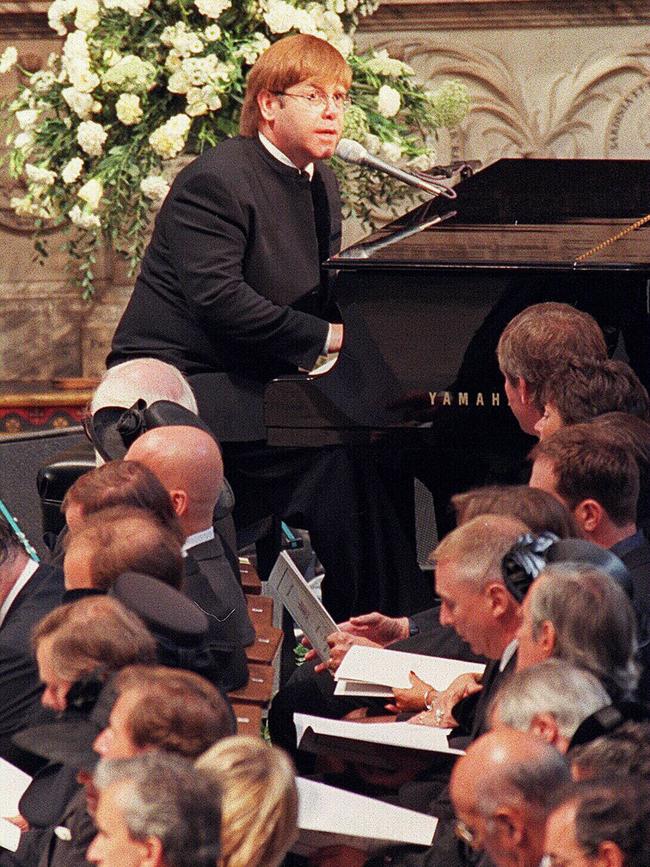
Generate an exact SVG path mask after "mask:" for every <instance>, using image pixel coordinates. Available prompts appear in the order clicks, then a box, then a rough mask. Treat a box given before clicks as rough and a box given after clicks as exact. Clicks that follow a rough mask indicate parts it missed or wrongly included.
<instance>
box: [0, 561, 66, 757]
mask: <svg viewBox="0 0 650 867" xmlns="http://www.w3.org/2000/svg"><path fill="white" fill-rule="evenodd" d="M63 591H64V586H63V572H62V571H61V570H60V569H56V568H54V567H53V566H45V565H40V566H39V567H38V569H37V570H36V571H35V572H34V574H33V575H32V577H31V578H30V579H29V581H28V582H27V584H26V585H25V586H24V587H23V589H22V590H21V591H20V593H19V594H18V596H17V597H16V598H15V600H14V603H13V605H12V606H11V608H10V609H9V611H8V612H7V616H6V617H5V619H4V622H3V624H2V626H0V756H2V757H3V758H5V759H7V761H9V762H12V764H16V765H18V766H19V767H22V768H24V769H25V770H26V771H27V772H28V773H34V771H35V770H36V769H37V768H38V767H40V766H42V764H43V762H42V760H35V761H31V760H30V757H29V754H27V753H24V752H23V751H22V750H19V749H18V748H17V747H16V746H14V745H13V744H12V743H11V735H12V734H13V733H14V732H17V731H18V730H19V729H21V728H23V727H24V726H26V725H28V724H30V725H36V724H37V723H38V722H45V721H47V720H49V719H51V714H50V713H48V712H47V711H45V710H44V709H43V707H42V706H41V693H42V691H43V690H42V686H41V682H40V679H39V676H38V668H37V667H36V662H35V660H34V656H33V654H32V646H31V632H32V629H33V628H34V626H35V625H36V624H37V623H38V621H39V620H40V619H41V618H42V617H44V615H46V614H48V613H49V612H50V611H52V609H53V608H56V606H57V605H59V604H60V603H61V598H62V596H63ZM41 717H42V719H41Z"/></svg>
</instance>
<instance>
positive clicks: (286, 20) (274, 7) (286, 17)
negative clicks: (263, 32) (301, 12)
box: [264, 0, 298, 33]
mask: <svg viewBox="0 0 650 867" xmlns="http://www.w3.org/2000/svg"><path fill="white" fill-rule="evenodd" d="M297 11H298V10H297V9H296V8H295V7H294V6H291V4H290V3H285V2H284V0H270V3H269V5H268V9H267V10H266V12H265V13H264V21H265V22H266V25H267V27H268V28H269V30H270V31H271V33H287V32H288V31H289V30H291V29H292V28H293V27H294V26H295V22H296V13H297Z"/></svg>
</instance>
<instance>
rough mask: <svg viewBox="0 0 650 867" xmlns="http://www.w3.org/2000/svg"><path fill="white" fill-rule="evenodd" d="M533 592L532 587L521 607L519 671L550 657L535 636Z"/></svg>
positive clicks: (518, 653)
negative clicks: (531, 609)
mask: <svg viewBox="0 0 650 867" xmlns="http://www.w3.org/2000/svg"><path fill="white" fill-rule="evenodd" d="M538 580H539V581H543V580H544V578H539V579H538ZM531 592H532V588H531V590H529V591H528V593H527V594H526V598H525V599H524V602H523V605H522V609H521V610H522V619H521V626H520V627H519V629H518V630H517V640H518V642H519V645H518V647H517V671H523V670H524V669H525V668H530V667H531V666H533V665H537V664H538V663H539V662H543V661H544V660H545V659H548V654H547V653H546V651H545V649H544V647H543V646H542V644H541V642H539V641H536V640H535V638H534V636H533V619H532V616H531V613H530V596H531Z"/></svg>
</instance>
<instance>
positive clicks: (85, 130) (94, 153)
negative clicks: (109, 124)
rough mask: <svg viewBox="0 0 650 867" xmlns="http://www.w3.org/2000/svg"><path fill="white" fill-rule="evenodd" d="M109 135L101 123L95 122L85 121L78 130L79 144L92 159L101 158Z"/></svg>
mask: <svg viewBox="0 0 650 867" xmlns="http://www.w3.org/2000/svg"><path fill="white" fill-rule="evenodd" d="M106 137H107V133H106V130H105V129H104V127H103V126H102V125H101V124H100V123H95V121H94V120H84V121H82V122H81V123H80V124H79V129H78V130H77V143H78V145H79V147H80V148H81V150H82V151H83V152H84V153H87V154H88V156H91V157H99V156H101V154H102V151H103V150H104V142H105V141H106Z"/></svg>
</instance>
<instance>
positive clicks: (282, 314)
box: [107, 34, 430, 620]
mask: <svg viewBox="0 0 650 867" xmlns="http://www.w3.org/2000/svg"><path fill="white" fill-rule="evenodd" d="M351 78H352V76H351V71H350V68H349V66H348V64H347V63H346V61H345V59H344V58H343V56H342V55H341V54H340V53H339V52H338V51H337V50H336V49H335V48H334V47H333V46H331V45H330V44H329V43H327V42H325V41H324V40H322V39H318V38H316V37H313V36H309V35H306V34H300V35H296V36H289V37H286V38H285V39H281V40H278V41H277V42H275V43H274V44H273V45H272V46H271V47H270V48H268V49H267V50H266V51H265V52H264V53H263V54H262V55H261V56H260V58H259V59H258V60H257V62H256V63H255V65H254V67H253V69H252V70H251V72H250V74H249V77H248V82H247V89H246V94H245V98H244V103H243V106H242V113H241V123H240V129H241V135H240V136H238V137H237V138H233V139H230V140H228V141H225V142H222V143H221V144H219V145H218V146H217V147H215V148H208V149H206V150H205V151H204V152H203V154H202V155H201V156H199V157H198V158H197V159H196V160H195V161H194V162H193V163H191V164H190V165H189V166H187V167H186V168H185V169H183V171H181V172H180V174H179V175H178V176H177V178H176V180H175V181H174V184H173V185H172V188H171V190H170V192H169V194H168V196H167V198H166V200H165V202H164V203H163V205H162V208H161V210H160V212H159V214H158V217H157V219H156V226H155V229H154V232H153V237H152V240H151V243H150V244H149V247H148V248H147V251H146V253H145V256H144V260H143V263H142V268H141V271H140V274H139V276H138V278H137V281H136V285H135V288H134V292H133V295H132V297H131V300H130V302H129V304H128V306H127V309H126V311H125V313H124V316H123V317H122V320H121V322H120V323H119V325H118V327H117V331H116V333H115V337H114V339H113V346H112V351H111V353H110V355H109V357H108V360H107V363H108V365H109V367H110V366H113V365H115V364H117V363H119V362H123V361H126V360H128V359H131V358H137V357H140V358H142V357H155V358H159V359H161V360H163V361H167V362H169V363H171V364H174V365H176V366H177V367H178V368H179V369H180V370H181V371H182V372H183V373H184V374H185V375H186V376H187V378H188V379H189V381H190V384H191V386H192V388H193V389H194V392H195V394H196V398H197V402H198V406H199V413H200V416H201V418H202V419H204V420H205V421H206V423H208V424H209V426H210V427H211V428H212V430H213V431H214V433H215V435H216V436H217V437H218V439H219V442H220V443H221V444H222V446H223V452H224V461H225V469H226V476H227V478H228V480H229V482H230V483H231V484H232V486H233V489H234V491H235V497H236V506H235V520H236V521H237V522H238V524H239V526H241V527H245V526H247V525H249V524H252V523H254V522H255V521H257V520H259V519H260V518H263V517H266V516H268V515H269V514H274V515H277V516H279V517H281V518H283V519H284V520H286V521H288V522H289V523H290V524H292V525H293V526H296V527H302V528H304V529H308V530H309V531H310V533H311V538H312V543H313V545H314V548H315V550H316V552H317V554H318V555H319V558H320V560H321V562H322V564H323V566H324V568H325V575H326V577H325V580H324V583H323V593H324V598H325V601H326V604H327V606H328V608H329V609H330V611H331V612H332V615H333V616H334V617H335V619H337V620H342V619H344V618H345V617H347V616H349V615H350V614H351V613H359V612H363V611H368V610H372V609H374V608H378V609H380V610H382V611H385V612H386V613H389V614H396V613H400V612H401V611H403V610H408V612H409V613H410V612H411V611H416V610H418V609H421V608H424V607H426V605H427V604H428V603H429V602H430V586H429V583H428V582H427V581H425V580H424V579H423V577H422V575H421V574H420V570H419V569H418V567H417V562H416V557H415V545H414V543H413V540H412V539H409V538H408V537H407V535H406V533H405V531H404V528H403V526H402V523H401V522H400V520H399V517H398V515H397V513H396V510H395V507H394V505H393V503H392V501H391V498H390V496H389V493H388V490H387V485H386V482H385V479H384V478H382V477H380V474H379V472H378V469H377V466H376V464H375V462H374V451H373V450H371V449H368V448H364V447H360V446H359V447H355V448H350V449H348V448H345V447H343V446H336V445H333V446H329V447H326V448H310V449H289V448H274V447H271V446H269V445H268V443H267V441H266V437H267V434H266V428H265V425H264V419H263V394H264V386H265V384H266V383H267V382H268V381H269V380H271V379H272V378H274V377H276V376H278V375H281V374H287V373H297V372H298V371H299V370H300V369H302V370H311V369H312V368H313V367H314V365H315V364H316V362H317V359H318V358H319V356H321V355H322V354H324V353H328V352H329V353H333V352H338V351H339V350H340V349H341V347H342V343H343V326H342V325H341V324H340V323H339V322H337V315H338V314H337V311H336V307H335V304H334V299H333V295H332V285H331V284H332V276H331V272H327V271H326V270H325V269H322V268H321V263H322V262H323V261H324V260H325V259H327V258H328V256H330V255H332V254H333V253H335V252H336V251H337V250H338V249H339V246H340V242H341V212H340V211H341V205H340V199H339V195H338V190H337V184H336V179H335V177H334V174H333V172H332V171H331V169H330V168H329V167H328V166H326V165H325V163H324V162H323V160H326V159H328V158H329V157H331V156H332V155H333V153H334V150H335V148H336V145H337V142H338V140H339V138H340V136H341V132H342V129H343V119H344V110H345V107H346V104H347V93H348V90H349V88H350V84H351ZM400 603H402V604H400Z"/></svg>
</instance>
